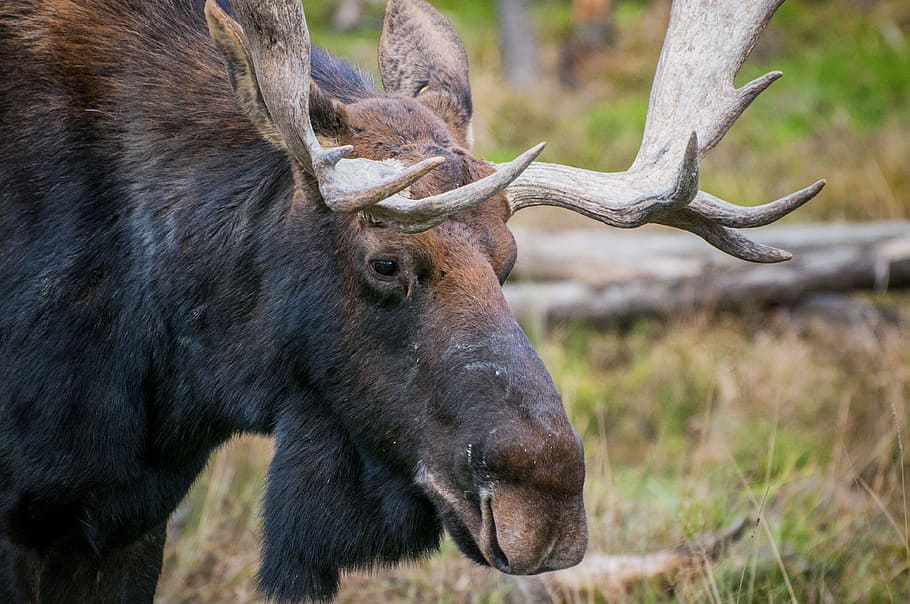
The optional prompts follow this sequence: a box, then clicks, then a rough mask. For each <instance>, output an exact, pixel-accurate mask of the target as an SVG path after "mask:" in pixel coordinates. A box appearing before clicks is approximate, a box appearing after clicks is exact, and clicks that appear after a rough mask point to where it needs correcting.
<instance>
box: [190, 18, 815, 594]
mask: <svg viewBox="0 0 910 604" xmlns="http://www.w3.org/2000/svg"><path fill="white" fill-rule="evenodd" d="M779 4H780V2H779V1H778V0H763V1H761V2H752V3H748V5H747V6H746V5H743V6H734V4H733V3H718V2H709V1H705V2H698V1H678V2H676V3H674V7H673V12H672V17H671V23H670V28H669V33H668V35H667V39H666V42H665V45H664V50H663V54H662V56H661V60H660V64H659V66H658V70H657V75H656V78H655V83H654V87H653V92H652V96H651V103H650V107H649V111H648V117H647V125H646V128H645V133H644V140H643V143H642V146H641V149H640V151H639V154H638V157H637V158H636V160H635V162H634V163H633V165H632V166H631V167H630V168H629V170H627V171H625V172H622V173H595V172H588V171H584V170H580V169H577V168H573V167H568V166H559V165H552V164H543V163H538V162H535V159H536V157H537V156H538V154H539V153H540V152H541V150H542V148H543V145H538V146H537V147H534V148H533V149H531V150H529V151H528V152H526V153H525V154H523V155H522V156H521V157H519V158H518V159H516V160H515V161H513V162H511V163H508V164H504V165H493V164H490V163H487V162H485V161H482V160H480V159H477V158H475V157H474V156H473V155H472V152H471V144H472V133H471V118H472V113H473V106H472V99H471V89H470V84H469V80H468V62H467V58H466V53H465V50H464V48H463V46H462V43H461V41H460V40H459V38H458V36H457V34H456V33H455V31H454V30H453V28H452V26H451V25H450V24H449V22H448V21H447V20H446V19H445V18H444V17H443V16H442V15H440V14H439V13H438V12H437V11H436V10H435V9H434V8H432V7H431V6H430V5H429V4H427V3H426V2H424V0H390V2H389V3H388V8H387V12H386V17H385V23H384V28H383V33H382V39H381V42H380V50H379V64H380V72H381V77H382V83H383V85H384V88H385V93H384V94H382V93H379V92H377V91H375V90H373V89H372V88H370V87H368V86H364V85H362V81H361V80H356V79H344V78H341V79H339V76H338V75H337V73H335V72H332V71H331V70H325V69H323V68H322V67H320V65H321V63H319V65H317V62H316V61H313V65H315V67H313V66H311V55H313V54H314V53H313V52H311V47H310V40H309V35H308V32H307V27H306V21H305V18H304V14H303V11H302V8H301V6H300V2H299V1H298V0H286V1H275V0H234V1H233V6H234V10H235V11H236V19H237V20H236V21H235V20H234V18H233V17H231V16H229V15H228V14H227V13H226V12H225V11H223V10H222V9H221V8H219V6H218V5H217V4H216V3H215V2H214V0H208V2H207V4H206V17H207V20H208V24H209V29H210V32H211V35H212V38H213V39H214V41H215V42H216V44H217V46H218V48H219V49H220V51H221V53H222V54H223V56H224V61H225V64H226V66H227V70H228V73H229V76H230V80H231V84H232V86H233V90H234V93H235V96H236V101H237V104H238V106H239V107H240V108H241V110H242V111H243V113H244V114H245V115H246V117H247V118H248V119H249V120H250V122H252V124H253V125H254V126H255V128H256V129H257V130H258V132H259V133H260V135H261V136H262V137H263V138H265V139H266V140H268V141H269V142H271V143H272V144H273V145H274V146H276V147H277V148H278V149H280V150H281V151H283V152H284V153H286V154H287V156H288V157H289V160H290V165H291V173H292V177H293V187H292V196H293V199H292V204H291V212H292V217H291V220H289V223H288V226H287V227H286V240H285V241H284V244H285V246H286V247H285V252H284V254H285V256H284V257H283V260H284V268H285V269H294V270H286V272H287V273H288V274H289V276H288V277H287V279H293V278H297V279H299V282H298V283H297V284H296V285H294V286H288V289H285V290H282V291H284V292H285V295H288V292H293V293H294V296H295V304H294V305H292V306H291V309H292V311H289V312H288V316H287V317H285V318H284V321H285V323H286V326H287V333H289V334H291V335H293V337H292V338H290V340H291V341H293V342H295V344H294V345H293V346H292V347H291V349H290V350H289V356H290V357H291V358H293V359H294V361H293V374H294V383H295V387H297V388H298V394H297V399H296V401H297V402H296V403H295V404H289V405H285V406H283V407H282V409H281V410H280V411H279V412H278V413H277V419H276V421H275V434H276V453H275V459H274V461H273V464H272V467H271V469H270V473H269V487H268V492H267V497H266V505H265V536H264V540H263V543H264V545H263V550H264V551H263V566H262V570H261V573H260V579H261V583H262V585H263V587H264V589H265V590H266V591H267V592H268V593H269V594H270V595H272V596H274V597H277V598H282V599H297V598H301V597H303V598H325V597H331V596H332V595H333V594H334V592H335V590H336V589H337V584H338V576H339V570H340V569H345V568H359V567H368V566H370V565H372V564H374V563H376V562H391V561H395V560H398V559H401V558H406V557H414V556H419V555H421V554H423V553H424V552H426V551H428V550H431V549H433V548H434V547H435V546H436V545H437V543H438V539H439V535H440V531H441V528H445V530H447V531H448V532H449V534H450V535H451V536H452V538H453V539H454V540H455V542H456V543H457V545H458V547H459V548H460V549H461V550H462V552H464V553H465V555H467V556H468V557H470V558H471V559H473V560H475V561H477V562H478V563H480V564H485V565H489V566H492V567H495V568H497V569H499V570H501V571H503V572H507V573H513V574H530V573H538V572H542V571H548V570H555V569H560V568H565V567H568V566H571V565H574V564H576V563H578V562H579V561H580V560H581V559H582V557H583V555H584V551H585V547H586V543H587V528H586V524H585V514H584V504H583V499H582V487H583V483H584V460H583V453H582V447H581V444H580V440H579V438H578V436H577V434H576V433H575V432H574V431H573V430H572V428H571V427H570V425H569V422H568V421H567V418H566V415H565V412H564V410H563V407H562V403H561V400H560V396H559V394H558V392H557V391H556V388H555V387H554V384H553V382H552V380H551V378H550V377H549V375H548V373H547V371H546V369H545V367H544V366H543V364H542V362H541V361H540V359H539V358H538V357H537V355H536V354H535V352H534V350H533V349H532V347H531V345H530V343H529V342H528V339H527V337H526V336H525V335H524V334H523V332H522V330H521V329H520V327H519V326H518V325H517V323H516V322H515V320H514V319H513V317H512V315H511V314H510V312H509V308H508V306H507V304H506V301H505V299H504V297H503V294H502V291H501V284H502V283H503V281H504V280H505V279H506V278H507V277H508V275H509V272H510V270H511V268H512V266H513V264H514V262H515V258H516V254H517V251H516V247H515V242H514V240H513V238H512V236H511V234H510V233H509V230H508V228H507V221H508V220H509V218H510V217H511V216H512V214H514V213H515V212H516V211H518V210H520V209H522V208H525V207H528V206H533V205H544V204H546V205H555V206H560V207H564V208H567V209H570V210H572V211H575V212H579V213H581V214H583V215H585V216H588V217H591V218H593V219H595V220H598V221H600V222H603V223H605V224H608V225H612V226H617V227H623V228H630V227H637V226H639V225H642V224H645V223H652V222H653V223H660V224H665V225H670V226H675V227H678V228H682V229H686V230H689V231H691V232H693V233H695V234H697V235H699V236H701V237H702V238H704V239H705V240H706V241H708V242H709V243H710V244H712V245H714V246H716V247H718V248H720V249H721V250H723V251H725V252H728V253H730V254H732V255H734V256H738V257H740V258H743V259H746V260H751V261H757V262H777V261H781V260H785V259H787V258H788V257H789V255H788V254H787V253H786V252H784V251H782V250H777V249H774V248H770V247H767V246H764V245H761V244H758V243H754V242H752V241H750V240H748V239H746V238H745V237H743V236H742V235H740V234H739V233H737V232H736V231H734V230H733V229H734V228H743V227H754V226H759V225H763V224H767V223H769V222H773V221H775V220H777V219H778V218H780V217H781V216H783V215H785V214H787V213H789V212H790V211H792V210H794V209H795V208H797V207H799V206H800V205H802V204H803V203H805V202H806V201H808V200H809V199H811V198H812V197H813V196H815V195H816V194H817V193H818V191H819V190H820V189H821V187H822V185H823V182H819V183H816V184H815V185H812V186H810V187H808V188H807V189H804V190H802V191H799V192H797V193H794V194H792V195H790V196H787V197H785V198H782V199H780V200H777V201H774V202H771V203H768V204H766V205H763V206H758V207H751V208H740V207H738V206H733V205H731V204H728V203H726V202H724V201H722V200H719V199H717V198H715V197H713V196H711V195H709V194H707V193H704V192H702V191H700V190H699V188H698V174H699V169H698V166H699V160H700V159H701V158H703V157H704V156H705V155H706V154H707V153H708V151H710V149H711V148H713V146H714V145H715V144H717V142H718V141H719V140H720V139H721V138H722V137H723V135H724V134H725V133H726V131H727V130H728V129H729V128H730V126H731V125H732V123H733V122H734V120H735V119H736V118H737V117H738V116H739V115H740V114H741V113H742V112H743V111H744V110H745V108H746V107H747V106H748V105H749V103H750V102H751V101H752V100H753V99H754V98H755V97H756V96H757V95H758V94H759V93H760V92H762V91H763V90H764V89H765V88H767V87H768V86H769V85H770V84H771V83H772V82H773V81H774V80H775V79H776V78H777V77H778V76H779V75H780V74H779V73H771V74H768V75H767V76H764V77H762V78H759V79H758V80H756V81H754V82H751V83H749V84H747V85H745V86H743V87H742V88H740V89H734V88H733V85H732V82H733V77H734V75H735V74H736V72H737V71H738V69H739V67H740V66H741V64H742V63H743V61H744V60H745V58H746V56H747V55H748V52H749V50H750V49H751V47H752V45H753V44H754V41H755V39H756V38H757V36H758V34H759V32H760V31H761V29H762V28H763V26H764V25H765V23H766V22H767V21H768V19H770V16H771V15H772V14H773V12H774V10H775V9H776V8H777V6H778V5H779ZM325 61H331V59H328V58H325V57H323V58H322V60H321V62H325ZM320 69H322V71H319V70H320ZM288 249H290V250H291V251H290V252H288V251H287V250H288ZM294 267H299V268H294ZM316 283H318V286H317V285H314V284H316Z"/></svg>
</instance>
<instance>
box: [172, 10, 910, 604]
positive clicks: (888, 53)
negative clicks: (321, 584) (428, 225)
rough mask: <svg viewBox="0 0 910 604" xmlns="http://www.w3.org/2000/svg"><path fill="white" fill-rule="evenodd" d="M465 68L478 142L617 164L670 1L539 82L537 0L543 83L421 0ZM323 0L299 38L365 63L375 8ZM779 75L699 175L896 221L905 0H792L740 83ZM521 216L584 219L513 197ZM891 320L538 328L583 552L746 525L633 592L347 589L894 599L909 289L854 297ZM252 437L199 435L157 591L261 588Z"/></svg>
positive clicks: (485, 13)
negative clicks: (343, 20)
mask: <svg viewBox="0 0 910 604" xmlns="http://www.w3.org/2000/svg"><path fill="white" fill-rule="evenodd" d="M435 4H436V5H437V6H440V7H441V8H442V9H443V10H445V11H446V12H447V14H448V15H449V16H450V17H451V18H452V19H453V21H454V22H455V25H456V28H457V29H458V30H459V31H460V32H462V34H463V35H464V37H465V40H466V44H467V46H468V49H469V52H470V55H471V62H472V66H473V71H472V83H473V88H474V98H475V115H476V118H475V127H476V133H477V149H478V152H479V154H481V155H483V156H486V157H488V158H491V159H493V160H496V161H499V160H505V159H509V158H511V157H513V156H514V155H515V154H516V153H517V152H519V151H520V150H522V149H524V148H526V147H529V146H530V145H532V144H534V143H536V142H537V141H538V140H540V139H541V138H546V139H547V140H548V141H549V143H550V144H549V147H548V151H547V155H546V159H547V160H548V161H556V162H563V163H571V164H575V165H579V166H582V167H588V168H596V169H604V170H621V169H623V168H624V167H625V166H626V165H628V163H629V162H630V161H631V159H632V158H633V157H634V155H635V152H636V149H637V145H638V142H639V139H640V135H641V130H642V127H643V124H644V116H645V111H646V103H647V96H648V88H649V85H650V76H651V73H652V72H653V66H654V64H655V62H656V58H657V54H658V52H659V47H660V41H661V39H662V36H663V31H664V29H663V28H664V25H665V20H666V14H667V11H666V3H664V2H647V1H625V2H623V1H622V0H618V1H617V9H616V10H617V13H616V20H617V25H618V31H619V38H618V40H617V42H616V45H615V46H614V47H612V48H609V49H607V50H604V51H603V52H600V53H597V54H595V55H592V56H591V57H588V58H587V59H586V60H585V62H584V63H583V64H581V65H580V66H579V69H580V74H581V81H583V82H584V85H583V86H582V87H580V88H578V89H575V90H565V89H563V88H561V87H560V86H559V85H558V84H557V83H556V77H555V67H554V66H555V64H556V55H557V52H558V44H559V43H560V41H561V39H563V38H564V36H565V35H566V31H567V27H568V22H569V16H568V12H567V11H568V9H567V3H566V2H561V1H557V0H540V1H539V2H536V3H534V4H533V6H534V11H535V12H534V16H535V20H536V22H537V23H538V36H539V39H540V42H541V54H542V57H543V73H542V77H541V84H540V87H539V89H537V90H534V91H532V92H531V93H527V92H524V93H518V92H515V91H510V90H509V89H508V88H507V87H506V86H504V84H503V82H502V78H501V76H500V74H499V73H498V71H497V65H498V51H497V46H496V35H495V27H494V24H493V19H494V14H493V9H492V3H465V2H458V1H456V0H437V1H436V2H435ZM327 7H328V3H323V4H319V3H314V2H308V3H306V8H307V15H308V18H309V20H310V23H311V29H312V32H313V37H314V40H315V42H316V43H317V44H320V45H324V46H327V47H328V48H329V49H330V50H332V51H334V52H336V53H338V54H341V55H343V56H345V57H349V58H352V59H354V60H355V61H357V62H359V63H360V64H362V65H365V66H368V67H369V66H372V65H375V53H376V50H375V49H376V42H377V39H378V31H379V24H380V22H381V16H382V6H381V3H380V4H379V5H375V6H372V7H371V8H370V9H369V10H370V13H369V16H368V18H367V19H366V21H365V25H364V27H363V28H362V29H360V30H357V31H354V32H352V33H349V34H344V35H337V34H334V33H331V32H328V31H327V30H326V29H325V26H324V23H325V22H326V20H327V16H328V8H327ZM771 69H781V70H783V71H784V72H785V77H784V78H783V79H782V80H781V81H779V82H778V83H776V84H775V85H774V86H773V87H772V88H771V89H770V90H769V91H768V92H766V93H765V94H764V95H763V96H762V97H760V98H759V100H757V101H756V103H755V104H754V106H753V107H752V108H750V110H749V111H747V112H746V114H745V115H744V116H743V117H742V118H741V119H740V121H739V122H738V124H737V126H736V127H734V128H733V130H732V131H731V132H730V134H729V135H728V136H727V137H726V138H725V140H724V141H723V142H722V143H721V145H720V146H719V147H718V149H717V150H715V152H714V153H713V154H712V156H711V157H710V158H709V159H708V160H706V161H705V163H704V169H703V178H702V185H703V188H705V189H706V190H709V191H711V192H713V193H715V194H717V195H719V196H721V197H725V198H728V199H731V200H734V201H739V202H749V203H751V202H758V201H762V200H765V199H768V198H771V197H775V196H779V195H783V194H786V193H788V192H789V191H792V190H795V189H797V188H801V187H802V186H804V185H805V184H808V183H809V182H812V181H813V180H815V179H816V178H820V177H826V178H828V181H829V184H828V187H827V189H826V191H825V193H824V194H823V195H822V197H821V198H820V199H819V200H817V201H815V202H813V203H812V204H810V205H809V206H808V207H806V208H804V209H802V210H800V211H799V212H798V213H797V214H796V216H794V217H793V218H792V220H804V221H815V220H839V219H850V220H878V219H895V218H904V219H906V218H910V171H908V169H907V162H908V158H910V75H908V74H910V3H907V2H903V1H901V0H878V1H872V0H864V1H863V2H859V3H856V2H848V1H847V0H830V1H826V2H823V1H820V0H814V1H813V0H789V1H788V2H786V3H785V4H784V6H783V7H782V8H781V9H780V11H779V14H778V15H777V16H776V17H775V19H774V20H773V21H772V23H771V25H770V27H769V29H768V31H767V32H766V33H765V35H764V36H763V37H762V38H761V40H760V42H759V44H758V46H757V47H756V49H755V52H754V55H753V57H752V58H751V59H750V61H749V62H748V63H747V64H746V66H745V67H744V70H743V74H742V75H741V76H740V78H739V79H738V80H737V82H738V83H739V84H742V83H744V82H746V81H748V79H750V78H752V77H756V76H757V75H760V74H761V73H764V72H766V71H769V70H771ZM518 220H519V221H520V222H522V224H523V226H525V227H528V226H530V227H535V228H563V227H566V226H575V225H581V226H590V224H589V221H587V220H585V219H582V218H580V217H577V216H574V215H571V214H569V213H567V212H563V211H558V210H548V209H543V210H528V211H527V212H525V213H523V215H522V214H520V215H519V216H518ZM863 300H864V302H866V303H871V304H877V305H881V306H883V307H886V308H887V309H889V310H888V312H887V313H884V315H881V316H886V315H895V316H897V317H899V318H898V319H897V320H894V321H889V320H887V319H881V320H879V321H877V322H872V323H863V322H857V323H856V324H846V325H845V324H843V323H832V322H830V321H828V320H826V319H824V318H823V317H820V316H817V315H812V314H811V313H810V314H805V313H798V312H795V311H792V312H791V311H789V310H785V309H779V310H771V311H759V310H756V311H754V312H751V313H745V314H744V315H742V316H731V315H720V316H718V315H713V314H710V313H701V314H695V315H693V316H686V317H679V318H677V319H674V320H672V321H669V322H660V321H642V322H640V323H637V324H635V325H633V326H631V327H628V328H626V329H624V330H622V331H617V330H613V331H585V330H580V329H574V328H571V327H566V328H564V329H561V330H557V331H553V332H545V333H540V334H537V335H536V337H535V338H534V339H535V340H536V345H537V348H538V350H539V351H540V354H541V356H542V358H543V359H544V362H545V363H546V365H547V367H548V368H549V369H550V371H551V373H552V375H553V377H554V379H555V381H556V383H557V385H558V387H559V389H560V391H561V392H562V394H563V397H564V400H565V404H566V408H567V411H568V413H569V415H570V418H571V419H572V422H573V425H574V426H575V427H576V428H577V429H578V430H579V432H580V433H581V434H582V435H583V438H584V442H585V447H586V456H587V468H588V480H587V483H586V494H585V497H586V504H587V509H588V514H589V524H590V528H591V545H590V551H591V552H595V553H596V552H624V553H628V552H643V551H649V550H658V549H662V548H665V547H671V546H675V545H679V544H682V543H686V542H688V541H690V540H692V539H693V538H695V537H696V536H697V535H700V534H701V533H703V532H706V531H707V532H711V531H719V530H721V529H723V528H724V527H726V526H728V525H729V524H730V523H731V522H733V521H734V520H736V519H737V518H741V517H743V516H747V517H751V518H760V522H759V524H758V525H757V526H756V527H755V528H754V529H753V530H751V531H750V532H749V533H748V534H747V535H746V536H745V537H744V538H743V540H742V541H741V542H739V543H738V544H736V545H735V546H734V547H733V548H732V549H731V550H730V552H729V553H728V555H726V556H725V557H724V558H723V559H721V560H720V561H719V563H718V564H716V565H702V566H699V567H697V568H695V569H690V571H689V572H685V573H681V574H679V575H678V576H673V577H670V578H669V584H667V582H666V581H664V582H660V581H658V582H653V581H645V582H641V583H637V584H634V585H631V586H629V588H628V589H629V591H627V592H622V593H618V594H617V593H615V592H609V591H608V590H606V589H605V588H604V586H602V585H601V586H598V585H596V584H595V585H591V586H589V587H588V588H584V589H580V588H573V589H568V590H566V589H560V588H558V587H554V586H553V585H552V584H545V583H543V582H541V581H540V580H536V579H528V580H522V581H515V580H512V579H509V578H506V577H504V576H502V575H498V574H495V573H492V572H488V571H486V570H484V569H480V568H477V567H475V566H473V565H472V564H471V563H469V562H467V561H465V560H464V559H463V558H462V557H461V556H460V554H458V553H457V551H456V550H455V548H454V546H453V545H452V544H451V543H450V542H446V543H444V545H443V549H442V552H441V553H440V554H438V555H436V556H434V557H432V558H431V559H429V560H427V561H425V562H422V563H419V564H412V565H406V566H403V567H400V568H396V569H381V570H377V571H376V572H374V573H373V574H371V575H367V574H354V575H351V576H348V577H346V578H345V581H344V584H343V589H342V592H341V595H340V598H339V600H340V601H341V602H379V601H385V602H389V603H392V604H394V603H397V602H421V603H423V602H437V603H452V604H455V603H490V604H493V603H500V602H531V601H549V600H548V599H549V598H553V599H555V600H556V601H561V602H572V603H576V602H579V603H580V602H584V603H594V602H603V601H612V600H624V601H629V602H640V601H643V602H665V601H685V602H725V603H727V602H730V603H733V602H735V603H739V602H764V601H768V602H787V601H792V600H796V601H798V602H806V603H813V602H819V603H821V602H889V601H893V602H906V601H908V599H910V541H908V534H910V530H908V523H910V521H908V515H910V509H908V504H907V486H906V477H905V472H906V469H907V463H908V457H907V453H906V448H907V447H908V446H910V440H908V430H907V425H908V419H910V346H908V345H907V343H908V342H910V295H907V294H902V295H897V294H891V295H889V296H885V297H880V298H878V297H877V298H871V299H870V298H863ZM270 456H271V443H270V441H269V440H267V439H249V438H244V439H239V440H237V441H234V442H232V443H230V444H229V445H227V446H226V447H224V448H223V449H222V450H221V451H220V452H219V453H218V454H216V455H215V456H214V457H213V459H212V461H211V463H210V465H209V469H208V471H207V472H206V473H205V474H204V475H203V476H202V477H201V478H200V480H199V481H198V482H197V484H196V486H195V487H194V489H193V491H192V492H191V494H190V495H189V496H188V497H187V499H186V501H185V502H184V504H183V506H182V507H181V508H180V510H179V512H178V513H177V514H176V515H175V520H174V522H173V523H172V528H171V539H170V541H169V546H168V550H167V554H166V558H165V569H164V573H163V575H162V579H161V583H160V586H159V594H158V601H159V602H160V603H161V604H175V603H189V602H238V603H242V602H254V601H256V595H255V592H254V589H253V585H254V581H253V576H254V575H255V569H256V566H257V558H258V541H257V540H258V537H257V534H258V533H257V530H258V522H259V520H258V512H259V504H260V503H259V500H260V496H261V492H262V486H263V485H262V480H263V476H264V473H265V468H266V467H267V464H268V461H269V459H270Z"/></svg>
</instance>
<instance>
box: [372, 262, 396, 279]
mask: <svg viewBox="0 0 910 604" xmlns="http://www.w3.org/2000/svg"><path fill="white" fill-rule="evenodd" d="M370 268H372V269H373V271H374V272H375V273H376V274H377V275H380V276H382V277H394V276H395V275H397V274H398V262H396V261H395V260H392V259H391V258H378V259H376V260H370Z"/></svg>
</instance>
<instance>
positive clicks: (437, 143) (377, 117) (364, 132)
mask: <svg viewBox="0 0 910 604" xmlns="http://www.w3.org/2000/svg"><path fill="white" fill-rule="evenodd" d="M347 114H348V126H349V128H348V133H347V137H345V138H347V139H348V140H349V141H350V142H349V144H352V145H354V149H355V153H357V154H358V155H362V156H363V157H369V158H371V159H373V158H375V159H386V158H396V157H403V156H404V157H406V156H408V155H411V154H413V153H414V152H424V153H426V152H427V151H428V150H433V151H435V152H437V153H439V152H441V151H449V150H453V149H457V150H459V151H463V150H462V149H460V148H459V145H458V142H457V141H456V140H455V138H454V137H453V136H452V134H451V133H450V131H449V129H448V127H447V125H446V123H445V121H444V120H443V119H442V118H440V117H439V116H438V115H436V114H435V113H434V112H433V111H431V110H430V109H429V108H427V107H426V106H425V105H423V104H422V103H420V102H418V101H416V100H414V99H411V98H408V97H403V96H387V97H375V98H369V99H366V100H363V101H360V102H357V103H353V104H351V105H348V106H347ZM418 159H422V158H418Z"/></svg>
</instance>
